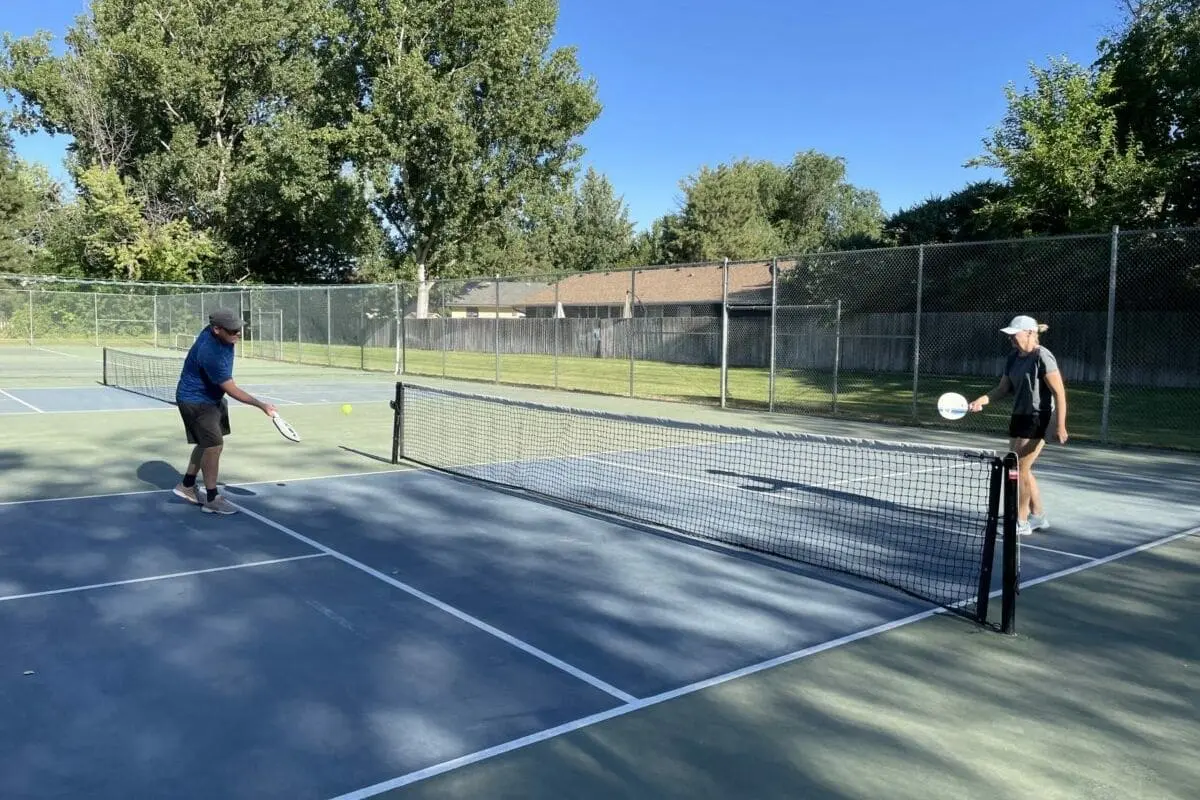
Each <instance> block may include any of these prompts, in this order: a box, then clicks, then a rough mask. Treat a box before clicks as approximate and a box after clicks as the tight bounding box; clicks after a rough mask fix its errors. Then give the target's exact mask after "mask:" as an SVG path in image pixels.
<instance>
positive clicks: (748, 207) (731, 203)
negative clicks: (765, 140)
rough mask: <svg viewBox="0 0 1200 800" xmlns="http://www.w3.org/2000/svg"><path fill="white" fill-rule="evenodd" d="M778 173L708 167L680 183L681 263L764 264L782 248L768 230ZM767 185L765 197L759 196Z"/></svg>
mask: <svg viewBox="0 0 1200 800" xmlns="http://www.w3.org/2000/svg"><path fill="white" fill-rule="evenodd" d="M778 173H779V167H778V166H777V165H774V164H771V163H770V162H764V161H750V160H749V159H741V160H739V161H735V162H733V163H732V164H719V165H718V166H717V167H716V168H710V167H708V166H704V167H701V168H700V170H699V171H698V172H697V173H695V174H694V175H691V176H689V177H687V178H686V179H684V181H683V182H682V188H683V191H684V195H685V199H684V203H683V207H682V208H681V209H680V211H679V217H678V218H679V228H678V240H677V241H678V249H677V251H676V255H678V256H681V257H682V260H684V261H715V260H717V259H722V258H729V259H735V260H737V259H750V258H766V257H769V256H771V255H773V254H775V253H778V252H779V250H780V249H781V247H782V239H781V237H780V235H779V232H778V231H777V230H776V229H775V228H774V227H773V226H772V224H771V217H772V215H773V211H774V207H773V206H774V198H773V197H771V192H770V191H769V190H770V189H771V188H772V187H773V186H775V185H777V184H778V183H779V177H778ZM764 184H766V191H764Z"/></svg>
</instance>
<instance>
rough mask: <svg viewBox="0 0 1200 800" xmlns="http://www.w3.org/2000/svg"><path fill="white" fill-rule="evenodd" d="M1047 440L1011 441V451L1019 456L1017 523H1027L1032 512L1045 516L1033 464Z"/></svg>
mask: <svg viewBox="0 0 1200 800" xmlns="http://www.w3.org/2000/svg"><path fill="white" fill-rule="evenodd" d="M1045 445H1046V440H1045V439H1011V440H1010V441H1009V445H1008V446H1009V449H1011V450H1012V451H1013V452H1014V453H1016V454H1017V467H1018V469H1019V472H1018V478H1017V480H1018V495H1019V496H1018V502H1017V521H1018V522H1027V521H1028V520H1029V514H1030V513H1031V512H1032V513H1033V514H1036V515H1037V516H1039V517H1040V516H1043V514H1044V509H1043V508H1042V495H1041V493H1040V491H1039V490H1038V484H1037V478H1035V477H1034V475H1033V464H1034V462H1035V461H1037V457H1038V456H1039V455H1041V452H1042V448H1043V447H1045Z"/></svg>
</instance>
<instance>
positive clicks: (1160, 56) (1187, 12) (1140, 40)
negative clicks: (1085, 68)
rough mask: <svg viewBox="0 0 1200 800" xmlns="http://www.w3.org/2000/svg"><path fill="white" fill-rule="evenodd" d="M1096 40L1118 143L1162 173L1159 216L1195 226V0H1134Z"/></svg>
mask: <svg viewBox="0 0 1200 800" xmlns="http://www.w3.org/2000/svg"><path fill="white" fill-rule="evenodd" d="M1128 12H1129V13H1128V15H1127V17H1126V19H1125V21H1124V26H1123V28H1122V29H1121V30H1120V31H1119V32H1117V33H1116V34H1115V35H1113V36H1111V37H1106V38H1105V39H1103V40H1101V42H1100V46H1099V54H1100V57H1099V59H1098V61H1097V65H1098V67H1099V68H1101V69H1103V70H1105V71H1106V72H1108V73H1110V74H1111V76H1112V78H1111V89H1110V92H1109V98H1108V102H1109V103H1110V105H1111V106H1112V108H1113V111H1114V113H1115V115H1116V119H1117V129H1116V130H1117V137H1118V140H1119V141H1121V142H1125V141H1134V142H1137V143H1138V144H1139V145H1140V147H1141V150H1142V153H1143V154H1144V156H1145V157H1146V158H1147V159H1148V160H1150V161H1151V162H1153V163H1154V165H1155V166H1156V168H1157V169H1158V170H1159V172H1160V175H1161V177H1160V179H1159V181H1158V184H1157V185H1158V188H1159V191H1160V193H1161V208H1162V212H1161V217H1160V222H1162V223H1164V224H1176V225H1200V88H1198V87H1200V0H1139V2H1136V3H1134V2H1131V3H1130V4H1129V6H1128Z"/></svg>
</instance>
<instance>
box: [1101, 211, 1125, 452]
mask: <svg viewBox="0 0 1200 800" xmlns="http://www.w3.org/2000/svg"><path fill="white" fill-rule="evenodd" d="M1120 231H1121V226H1120V225H1113V227H1112V244H1111V245H1110V246H1109V258H1108V322H1107V324H1106V329H1105V333H1104V400H1103V402H1102V403H1101V405H1100V443H1101V444H1108V409H1109V405H1110V403H1111V402H1112V362H1113V323H1114V322H1115V320H1116V311H1117V246H1118V242H1119V237H1120Z"/></svg>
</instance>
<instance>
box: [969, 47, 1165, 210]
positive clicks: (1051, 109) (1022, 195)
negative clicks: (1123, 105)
mask: <svg viewBox="0 0 1200 800" xmlns="http://www.w3.org/2000/svg"><path fill="white" fill-rule="evenodd" d="M1031 74H1032V77H1033V85H1032V86H1031V87H1030V88H1029V89H1027V90H1025V91H1018V90H1017V89H1016V88H1015V87H1012V86H1009V87H1008V88H1007V89H1006V95H1007V97H1008V104H1009V105H1008V112H1007V114H1006V115H1005V117H1004V119H1003V121H1002V122H1001V124H1000V126H999V127H998V128H997V129H995V131H994V132H993V135H992V136H991V137H990V138H988V139H987V140H985V149H986V153H985V154H984V155H982V156H980V157H978V158H975V159H972V160H971V161H969V162H968V165H969V166H988V167H995V168H998V169H1001V170H1003V172H1004V174H1005V175H1006V176H1007V177H1008V180H1009V183H1010V185H1011V189H1012V190H1011V192H1010V193H1009V195H1008V196H1007V197H1006V198H1005V199H1003V200H1002V201H1001V202H998V203H995V204H990V205H989V206H987V210H986V213H987V214H989V216H990V217H991V218H992V219H993V221H994V223H995V224H997V225H999V226H1001V227H1008V226H1012V227H1013V228H1015V229H1017V230H1019V231H1020V232H1022V233H1030V234H1056V233H1068V232H1088V231H1102V230H1106V229H1108V228H1109V227H1111V226H1112V225H1113V224H1114V223H1119V224H1123V225H1127V226H1128V225H1136V224H1138V223H1140V222H1143V221H1144V220H1146V219H1148V218H1152V217H1153V215H1154V208H1153V206H1152V205H1150V204H1149V202H1148V201H1149V200H1150V199H1151V195H1152V192H1153V187H1154V184H1155V169H1154V167H1153V166H1152V165H1151V164H1150V163H1149V162H1148V161H1147V160H1146V159H1145V158H1144V157H1143V156H1142V151H1141V147H1140V144H1139V143H1138V142H1137V141H1136V140H1134V139H1126V140H1122V138H1121V136H1120V134H1119V132H1118V128H1117V119H1116V114H1115V113H1114V111H1113V109H1112V107H1111V105H1110V104H1109V103H1110V100H1111V89H1112V73H1111V72H1110V71H1107V70H1092V69H1088V68H1085V67H1081V66H1079V65H1077V64H1073V63H1071V62H1069V61H1066V60H1064V59H1055V60H1052V61H1051V62H1050V64H1049V66H1047V67H1044V68H1042V67H1036V66H1035V67H1033V68H1032V69H1031Z"/></svg>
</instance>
